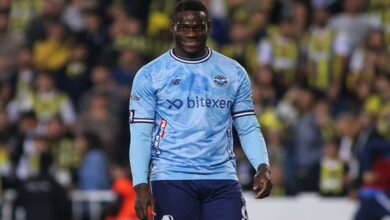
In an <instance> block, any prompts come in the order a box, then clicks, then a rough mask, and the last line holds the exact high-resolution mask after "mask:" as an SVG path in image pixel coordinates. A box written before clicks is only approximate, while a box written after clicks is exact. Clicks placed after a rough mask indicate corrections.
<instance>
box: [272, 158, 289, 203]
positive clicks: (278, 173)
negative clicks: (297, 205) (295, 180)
mask: <svg viewBox="0 0 390 220" xmlns="http://www.w3.org/2000/svg"><path fill="white" fill-rule="evenodd" d="M271 178H272V185H273V186H272V192H271V196H272V197H284V196H290V195H293V194H294V192H293V191H292V190H291V189H290V188H289V187H288V185H287V181H286V179H285V172H284V169H283V167H281V166H279V165H272V168H271Z"/></svg>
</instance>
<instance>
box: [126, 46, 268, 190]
mask: <svg viewBox="0 0 390 220" xmlns="http://www.w3.org/2000/svg"><path fill="white" fill-rule="evenodd" d="M251 97H252V96H251V84H250V79H249V77H248V75H247V73H246V71H245V70H244V68H243V67H242V66H241V65H239V64H238V63H237V62H236V61H234V60H232V59H230V58H228V57H226V56H223V55H221V54H219V53H217V52H215V51H213V50H210V49H208V53H207V54H206V55H205V56H204V57H202V58H199V59H196V60H187V59H185V60H184V59H181V58H178V57H176V56H175V55H174V54H173V50H170V51H168V52H167V53H165V54H163V55H161V56H160V57H158V58H157V59H155V60H153V61H152V62H150V63H149V64H147V65H145V66H144V67H143V68H141V69H140V71H139V72H138V73H137V75H136V77H135V80H134V83H133V87H132V92H131V98H130V123H131V124H137V123H144V124H145V123H146V124H152V125H153V130H152V137H151V139H150V140H151V144H150V146H142V148H143V149H145V148H147V147H151V148H152V150H151V153H150V154H151V157H150V165H151V177H150V178H151V180H193V179H234V180H237V175H236V164H235V157H234V153H233V137H232V125H233V122H234V120H236V119H237V118H240V117H248V116H252V118H253V116H254V115H255V111H254V107H253V102H252V98H251ZM251 123H252V124H253V121H251ZM252 127H253V126H252ZM254 127H256V128H257V132H258V133H260V131H259V129H258V128H259V125H258V123H257V121H256V123H254ZM239 134H240V132H239ZM240 137H241V136H240ZM138 138H139V137H134V136H133V135H132V141H133V139H138ZM261 138H262V137H261ZM135 141H136V140H135ZM241 142H242V141H241ZM253 144H254V143H253ZM259 144H261V143H259ZM132 145H134V144H132ZM131 147H133V146H131ZM264 148H265V144H264ZM262 154H264V157H262V158H257V160H258V161H257V163H267V164H268V157H267V154H266V150H265V153H264V152H262ZM136 157H137V155H133V156H132V155H130V160H132V158H135V159H134V160H135V161H136V160H137V159H136ZM135 163H137V162H132V166H133V168H134V166H137V164H135ZM256 168H257V167H256ZM132 172H133V178H137V175H136V177H134V171H132ZM142 178H143V177H142ZM134 181H135V182H137V181H138V180H134ZM140 182H144V180H140Z"/></svg>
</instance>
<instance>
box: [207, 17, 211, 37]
mask: <svg viewBox="0 0 390 220" xmlns="http://www.w3.org/2000/svg"><path fill="white" fill-rule="evenodd" d="M210 32H211V20H210V19H209V20H207V33H208V34H209V33H210Z"/></svg>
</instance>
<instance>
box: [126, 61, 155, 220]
mask: <svg viewBox="0 0 390 220" xmlns="http://www.w3.org/2000/svg"><path fill="white" fill-rule="evenodd" d="M155 108H156V101H155V93H154V90H153V88H152V85H151V80H149V78H148V77H147V74H146V72H145V71H143V69H141V70H140V71H139V72H138V73H137V75H136V77H135V79H134V82H133V88H132V91H131V97H130V106H129V122H130V136H131V141H130V150H129V158H130V164H131V173H132V176H133V186H134V190H135V192H136V201H135V209H136V212H137V215H138V217H139V218H140V219H148V217H147V213H148V211H147V210H148V207H149V206H150V207H151V208H152V212H153V213H154V200H153V197H152V194H151V193H150V190H149V185H148V174H149V164H150V154H151V148H152V131H153V125H154V116H155Z"/></svg>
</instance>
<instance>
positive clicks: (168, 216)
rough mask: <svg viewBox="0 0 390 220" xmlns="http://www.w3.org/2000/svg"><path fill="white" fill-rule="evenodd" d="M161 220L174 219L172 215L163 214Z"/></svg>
mask: <svg viewBox="0 0 390 220" xmlns="http://www.w3.org/2000/svg"><path fill="white" fill-rule="evenodd" d="M161 220H174V219H173V216H172V215H164V216H163V217H162V219H161Z"/></svg>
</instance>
